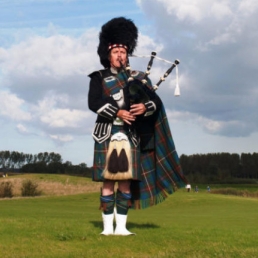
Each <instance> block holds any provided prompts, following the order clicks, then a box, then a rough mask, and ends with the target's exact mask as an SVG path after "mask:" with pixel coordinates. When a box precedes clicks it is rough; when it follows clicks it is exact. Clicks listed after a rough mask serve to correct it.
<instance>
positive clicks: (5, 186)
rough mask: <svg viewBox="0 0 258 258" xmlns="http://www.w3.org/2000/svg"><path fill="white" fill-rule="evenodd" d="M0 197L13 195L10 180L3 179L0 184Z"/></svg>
mask: <svg viewBox="0 0 258 258" xmlns="http://www.w3.org/2000/svg"><path fill="white" fill-rule="evenodd" d="M0 197H1V198H5V197H9V198H12V197H13V184H12V183H11V182H9V181H5V182H2V183H1V184H0Z"/></svg>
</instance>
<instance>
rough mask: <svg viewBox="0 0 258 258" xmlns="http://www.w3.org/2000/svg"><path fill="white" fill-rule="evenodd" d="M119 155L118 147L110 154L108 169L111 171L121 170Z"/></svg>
mask: <svg viewBox="0 0 258 258" xmlns="http://www.w3.org/2000/svg"><path fill="white" fill-rule="evenodd" d="M117 161H118V155H117V151H116V149H113V151H112V152H111V154H110V157H109V160H108V171H109V172H110V173H114V174H116V173H117V172H118V171H119V167H118V162H117Z"/></svg>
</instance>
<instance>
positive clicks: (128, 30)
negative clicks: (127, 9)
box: [98, 17, 138, 68]
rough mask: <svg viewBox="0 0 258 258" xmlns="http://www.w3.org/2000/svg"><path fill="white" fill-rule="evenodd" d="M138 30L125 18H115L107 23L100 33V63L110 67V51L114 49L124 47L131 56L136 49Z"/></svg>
mask: <svg viewBox="0 0 258 258" xmlns="http://www.w3.org/2000/svg"><path fill="white" fill-rule="evenodd" d="M137 39H138V29H137V27H136V26H135V24H134V23H133V21H132V20H130V19H126V18H124V17H118V18H113V19H112V20H110V21H108V22H107V23H105V24H104V25H103V26H102V28H101V31H100V33H99V46H98V55H99V58H100V63H101V64H102V65H103V66H104V67H105V68H106V67H110V62H109V59H108V55H109V51H110V50H111V49H112V48H114V47H118V46H121V47H124V48H125V49H126V50H127V54H129V55H131V54H132V53H133V51H134V50H135V48H136V45H137Z"/></svg>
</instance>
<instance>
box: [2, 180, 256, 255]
mask: <svg viewBox="0 0 258 258" xmlns="http://www.w3.org/2000/svg"><path fill="white" fill-rule="evenodd" d="M81 180H84V179H81ZM73 184H75V182H74V181H73ZM93 184H94V183H93ZM200 188H201V187H200ZM98 207H99V193H85V194H76V195H67V196H42V197H36V198H20V197H16V198H12V199H2V200H0V257H1V258H16V257H17V258H25V257H30V258H38V257H47V258H48V257H49V258H50V257H51V258H52V257H53V258H59V257H60V258H61V257H62V258H66V257H67V258H68V257H74V258H75V257H76V258H80V257H94V258H95V257H96V258H98V257H113V258H116V257H137V258H142V257H165V258H167V257H180V258H181V257H182V258H184V257H191V258H192V257H193V258H194V257H200V258H203V257H248V258H250V257H258V244H257V243H258V230H257V229H258V199H257V198H244V197H235V196H225V195H219V194H211V193H207V192H206V190H205V187H204V188H203V190H202V189H200V192H199V193H194V192H190V193H187V192H186V190H185V189H181V190H179V191H178V192H176V193H175V194H173V195H171V196H169V198H168V199H167V200H166V201H165V202H163V203H162V204H159V205H158V206H155V207H152V208H148V209H146V210H138V211H135V210H130V211H129V216H128V229H129V230H130V231H132V232H135V233H136V236H128V237H121V236H108V237H107V236H101V235H99V233H100V232H101V230H102V220H101V212H100V211H99V210H98Z"/></svg>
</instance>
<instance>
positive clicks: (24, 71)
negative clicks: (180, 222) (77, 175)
mask: <svg viewBox="0 0 258 258" xmlns="http://www.w3.org/2000/svg"><path fill="white" fill-rule="evenodd" d="M257 12H258V2H257V1H256V0H227V1H226V0H199V1H191V0H182V1H171V0H137V1H133V0H130V1H105V0H92V1H91V0H89V1H87V0H85V1H83V0H81V1H76V0H70V1H69V0H21V1H19V0H8V1H7V0H0V103H1V109H0V123H1V127H0V134H1V136H2V137H1V141H0V150H10V151H22V152H24V153H32V154H36V153H38V152H42V151H48V152H52V151H54V152H57V153H60V154H61V155H62V157H63V161H71V162H72V163H73V164H79V163H82V162H85V163H86V164H87V165H88V166H91V165H92V156H93V139H92V137H91V131H92V128H93V125H94V122H95V118H96V116H95V115H94V114H93V113H92V112H91V111H89V109H88V105H87V94H88V84H89V78H88V77H87V75H88V74H89V73H91V72H92V71H95V70H98V69H102V67H101V65H100V63H99V58H98V56H97V53H96V49H97V45H98V33H99V31H100V27H101V26H102V25H103V24H104V23H105V22H107V21H108V20H109V19H111V18H114V17H118V16H125V17H127V18H131V19H132V20H133V21H134V22H135V24H136V25H137V26H138V29H139V32H140V33H139V42H138V46H137V49H136V51H135V54H138V55H149V54H150V53H151V51H157V55H158V56H159V57H161V58H165V59H167V60H170V61H174V60H175V59H180V61H181V62H180V65H179V86H180V91H181V96H180V97H174V89H175V85H176V81H175V71H173V72H172V74H171V75H170V76H169V77H167V79H166V81H165V82H163V83H162V86H161V87H160V89H159V90H158V92H157V93H158V94H159V95H160V97H161V99H162V100H163V102H164V105H165V107H166V110H167V115H168V118H169V122H170V126H171V131H172V134H173V137H174V140H175V144H176V148H177V150H178V153H179V155H181V154H187V155H190V154H195V153H214V152H229V153H242V152H245V153H247V152H250V153H252V152H258V147H257V142H258V132H257V131H258V116H257V114H256V113H257V112H256V110H257V108H258V107H257V105H258V104H257V103H258V101H257V99H258V89H257V81H258V73H257V68H258V61H257V60H258V51H257V45H258V33H257V32H258V30H257V25H256V24H257V22H258V21H257V20H258V18H257V17H258V15H257ZM147 62H148V59H146V58H131V66H132V68H133V69H140V70H145V69H146V65H147ZM167 68H168V67H167V64H166V63H164V62H161V61H159V60H155V62H154V64H153V68H152V70H151V75H150V78H151V79H152V81H153V83H156V82H158V80H159V78H160V76H162V75H163V73H164V72H165V70H166V69H167Z"/></svg>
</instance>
